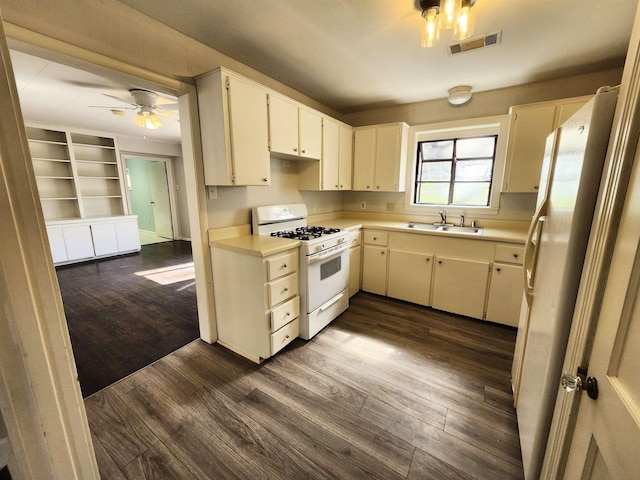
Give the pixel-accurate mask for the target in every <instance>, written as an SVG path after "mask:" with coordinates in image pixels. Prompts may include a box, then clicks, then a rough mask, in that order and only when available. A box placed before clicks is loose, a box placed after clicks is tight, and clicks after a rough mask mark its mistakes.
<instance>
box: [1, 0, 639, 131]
mask: <svg viewBox="0 0 640 480" xmlns="http://www.w3.org/2000/svg"><path fill="white" fill-rule="evenodd" d="M119 1H120V3H122V4H124V5H127V6H129V7H131V8H133V9H135V10H138V11H139V12H141V13H143V14H145V15H147V16H149V17H151V18H153V19H154V20H157V21H159V22H161V23H163V24H166V25H168V26H170V27H172V28H174V29H175V30H177V31H179V32H181V33H183V34H185V35H187V36H189V37H191V38H193V39H195V40H197V41H199V42H200V43H203V44H205V45H207V46H209V47H211V48H213V49H215V50H217V51H219V52H221V53H223V54H226V55H228V56H230V57H232V58H234V59H235V60H238V61H240V62H242V63H244V64H246V65H248V66H250V67H252V68H254V69H255V70H258V71H259V72H261V73H263V74H265V75H268V76H269V77H271V78H273V79H275V80H277V81H279V82H281V83H283V84H285V85H287V86H289V87H292V88H294V89H296V90H298V91H300V92H301V93H303V94H305V95H307V96H309V97H311V98H313V99H315V100H317V101H320V102H321V103H323V104H325V105H327V106H328V107H331V108H333V109H334V110H336V111H338V112H341V113H350V112H354V111H361V110H367V109H371V108H375V107H380V106H387V105H394V104H404V103H411V102H417V101H425V100H432V99H440V98H445V97H446V95H447V90H448V89H450V88H452V87H454V86H456V85H471V86H472V87H473V91H474V92H476V93H477V92H482V91H487V90H494V89H498V88H504V87H509V86H514V85H520V84H525V83H531V82H535V81H542V80H550V79H554V78H561V77H567V76H571V75H578V74H583V73H589V72H593V71H598V70H603V69H607V68H614V67H620V66H622V64H623V61H624V56H625V54H626V50H627V44H628V40H629V37H630V34H631V27H632V24H633V19H634V17H635V12H636V8H637V5H638V0H615V2H614V1H611V2H602V0H477V3H476V5H475V6H474V7H473V9H474V11H475V12H476V28H475V34H474V36H476V35H482V34H487V33H492V32H496V31H500V32H501V43H500V44H499V45H497V46H492V47H488V48H483V49H478V50H473V51H469V52H465V53H462V54H459V55H455V56H452V55H450V54H449V53H447V50H448V49H447V46H448V45H449V44H451V43H454V42H453V40H452V38H451V33H450V32H448V31H444V32H442V34H441V43H440V44H439V45H438V46H436V47H433V48H429V49H425V48H421V47H420V26H421V22H423V20H422V18H421V15H420V10H419V9H418V8H416V3H417V0H242V1H238V0H215V1H211V0H181V1H180V2H161V3H159V2H157V0H119ZM607 7H608V8H607ZM613 7H615V8H613ZM12 60H13V65H14V71H15V74H16V80H17V85H18V89H19V94H20V99H21V105H22V109H23V113H24V117H25V119H26V120H27V121H29V122H37V123H44V124H51V125H65V126H69V127H77V128H83V129H90V130H99V131H106V132H111V133H115V134H118V135H127V136H145V137H147V138H150V139H158V140H168V141H176V142H178V141H180V127H179V122H177V121H175V120H172V119H163V120H164V125H163V126H162V127H161V128H160V129H158V130H153V131H151V130H143V129H141V128H140V127H137V126H135V125H133V123H132V121H131V119H132V118H133V115H134V113H135V112H134V110H126V109H125V110H123V111H124V112H125V116H124V117H117V116H115V115H113V114H112V113H111V111H110V109H109V108H92V107H90V106H91V105H97V106H108V107H119V108H120V109H124V108H126V107H127V103H125V102H120V101H118V100H115V99H113V98H110V97H107V96H105V94H108V95H113V96H116V97H120V98H125V97H128V90H129V89H130V88H135V87H136V85H134V84H131V83H129V84H125V83H123V82H122V81H121V80H114V79H110V78H106V77H104V76H101V75H97V74H95V73H88V72H84V71H81V70H77V69H75V68H72V67H68V66H63V65H60V64H56V63H53V62H50V61H47V60H43V59H41V58H37V57H33V56H30V55H27V54H25V53H21V52H16V51H12ZM114 78H115V77H114ZM128 98H130V97H128ZM175 102H176V99H175V98H172V97H169V96H166V95H161V96H160V99H159V102H158V103H159V104H161V105H162V104H169V103H175Z"/></svg>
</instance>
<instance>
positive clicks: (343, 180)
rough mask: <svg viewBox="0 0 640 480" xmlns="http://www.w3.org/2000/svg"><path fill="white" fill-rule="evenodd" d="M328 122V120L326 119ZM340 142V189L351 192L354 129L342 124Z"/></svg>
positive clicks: (340, 126)
mask: <svg viewBox="0 0 640 480" xmlns="http://www.w3.org/2000/svg"><path fill="white" fill-rule="evenodd" d="M325 121H326V119H325ZM338 128H339V130H340V139H339V141H338V156H339V160H338V188H339V189H340V190H351V183H352V181H353V128H352V127H350V126H349V125H345V124H343V123H341V124H340V125H339V127H338Z"/></svg>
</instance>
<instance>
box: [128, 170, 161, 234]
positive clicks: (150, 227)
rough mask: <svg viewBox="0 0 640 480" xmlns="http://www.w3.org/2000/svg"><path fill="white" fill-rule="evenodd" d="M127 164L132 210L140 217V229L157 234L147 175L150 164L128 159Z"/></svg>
mask: <svg viewBox="0 0 640 480" xmlns="http://www.w3.org/2000/svg"><path fill="white" fill-rule="evenodd" d="M125 163H126V165H127V169H128V171H129V178H130V179H131V190H129V198H130V199H131V210H133V213H134V214H135V215H138V228H139V229H140V230H147V231H149V232H155V231H156V224H155V220H154V217H153V205H151V186H150V184H149V176H148V173H147V164H148V162H147V161H145V160H136V159H135V158H127V159H125Z"/></svg>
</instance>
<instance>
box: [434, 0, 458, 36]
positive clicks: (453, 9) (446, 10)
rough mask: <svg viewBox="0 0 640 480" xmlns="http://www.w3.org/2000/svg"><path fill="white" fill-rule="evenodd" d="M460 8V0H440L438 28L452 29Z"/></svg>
mask: <svg viewBox="0 0 640 480" xmlns="http://www.w3.org/2000/svg"><path fill="white" fill-rule="evenodd" d="M461 7H462V0H440V15H439V16H440V28H442V29H443V30H444V29H450V28H453V27H454V26H455V24H456V20H457V18H458V15H459V14H460V8H461Z"/></svg>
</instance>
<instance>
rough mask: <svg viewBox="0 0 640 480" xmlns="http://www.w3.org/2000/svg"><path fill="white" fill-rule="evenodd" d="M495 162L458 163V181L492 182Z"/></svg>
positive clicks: (474, 161)
mask: <svg viewBox="0 0 640 480" xmlns="http://www.w3.org/2000/svg"><path fill="white" fill-rule="evenodd" d="M492 169H493V160H464V161H459V162H457V163H456V180H467V181H468V180H471V181H473V180H475V181H485V182H488V181H490V180H491V171H492Z"/></svg>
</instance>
